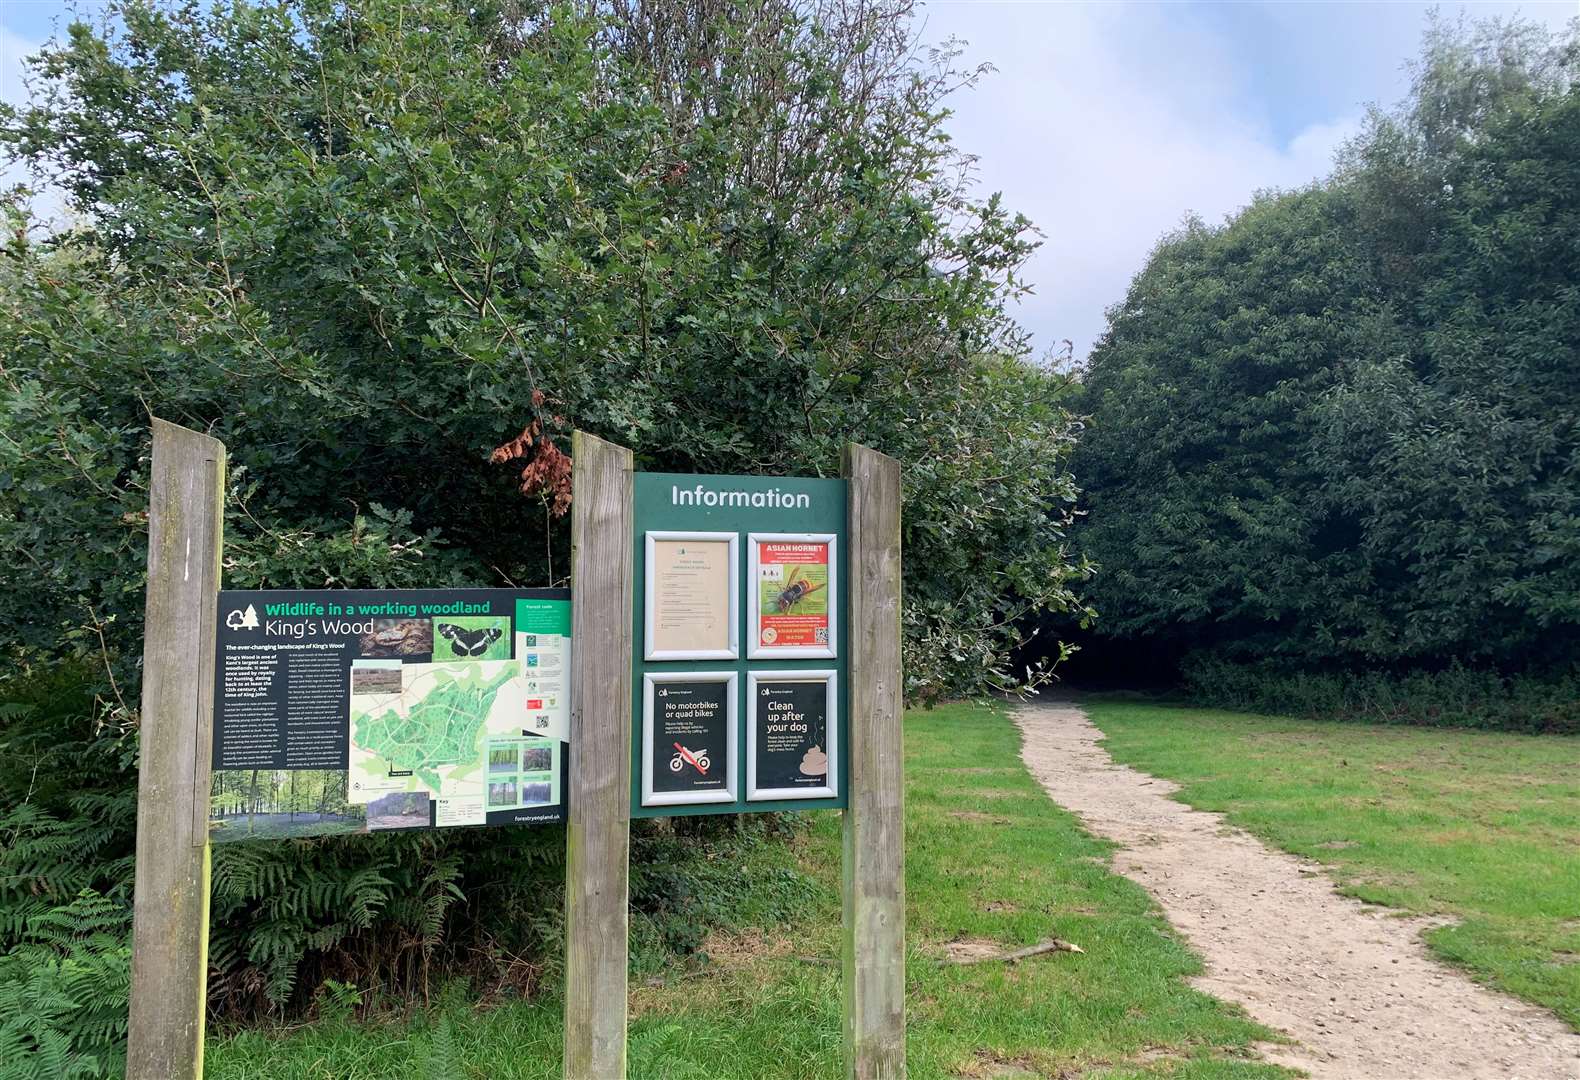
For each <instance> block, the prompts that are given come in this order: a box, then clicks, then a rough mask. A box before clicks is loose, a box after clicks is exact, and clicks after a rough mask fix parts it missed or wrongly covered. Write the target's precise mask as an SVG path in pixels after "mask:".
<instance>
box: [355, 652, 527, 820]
mask: <svg viewBox="0 0 1580 1080" xmlns="http://www.w3.org/2000/svg"><path fill="white" fill-rule="evenodd" d="M480 667H482V665H480V664H465V665H444V666H441V665H434V666H433V667H432V668H431V669H430V670H429V671H427V672H424V673H423V675H421V676H418V677H417V678H416V679H414V680H413V684H412V685H411V686H409V687H407V688H406V690H405V691H404V692H403V693H402V694H401V699H402V700H404V701H406V702H410V704H409V706H408V707H407V709H406V712H405V715H402V714H401V712H400V711H399V709H398V708H397V707H396V704H397V703H396V702H390V703H387V704H385V705H383V706H382V707H381V708H379V709H378V710H377V711H370V712H367V713H365V714H362V715H358V716H355V717H354V723H353V726H352V740H353V741H354V742H355V743H356V744H357V746H359V747H361V748H362V749H363V750H366V751H368V752H369V753H373V754H377V755H378V756H379V757H381V758H383V759H384V760H386V761H388V762H389V763H390V765H392V766H393V767H395V768H397V769H410V770H412V771H413V772H414V773H415V774H416V775H417V777H418V778H419V779H420V780H421V781H422V782H423V783H424V784H426V785H428V787H429V788H430V790H432V791H435V792H437V791H439V790H440V788H441V783H440V777H439V774H438V770H439V769H440V768H442V767H444V766H449V765H460V764H463V763H466V762H475V761H477V760H478V731H479V729H480V728H482V726H483V722H484V721H485V720H486V719H487V717H488V714H489V712H490V710H492V708H493V705H494V696H495V695H496V694H498V693H499V690H500V688H501V687H502V686H504V685H505V684H506V683H508V682H509V681H510V680H511V679H512V678H513V677H514V676H515V674H516V672H515V670H514V666H513V665H510V664H501V665H499V670H498V673H497V674H495V675H494V677H493V678H492V679H489V678H487V677H486V675H485V674H484V673H483V672H481V671H479V670H478V669H479V668H480ZM458 668H459V669H460V670H457V669H458ZM424 691H426V692H424Z"/></svg>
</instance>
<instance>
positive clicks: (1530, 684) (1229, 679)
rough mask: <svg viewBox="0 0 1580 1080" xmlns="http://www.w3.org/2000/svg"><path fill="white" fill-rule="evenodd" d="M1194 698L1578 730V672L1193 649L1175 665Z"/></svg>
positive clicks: (1272, 709)
mask: <svg viewBox="0 0 1580 1080" xmlns="http://www.w3.org/2000/svg"><path fill="white" fill-rule="evenodd" d="M1180 674H1181V677H1182V679H1183V681H1184V686H1185V690H1186V692H1187V693H1189V695H1190V696H1191V698H1192V699H1193V700H1195V701H1200V702H1202V703H1204V704H1207V705H1218V706H1221V707H1223V708H1227V709H1239V710H1243V711H1246V712H1260V713H1284V714H1288V715H1291V716H1309V717H1313V718H1315V719H1321V720H1349V721H1357V722H1364V723H1374V724H1421V725H1426V726H1430V727H1464V728H1490V729H1497V730H1502V731H1527V732H1532V733H1549V734H1560V735H1580V678H1577V677H1574V676H1570V677H1569V678H1564V679H1553V680H1538V679H1534V678H1530V677H1519V676H1506V675H1500V674H1498V673H1497V672H1493V671H1485V670H1477V669H1472V668H1466V667H1463V666H1461V665H1458V664H1453V665H1450V666H1449V667H1448V668H1446V669H1444V670H1441V671H1409V672H1404V673H1395V672H1388V671H1362V672H1320V671H1289V670H1287V669H1284V668H1282V667H1280V666H1278V665H1268V664H1261V665H1258V664H1246V663H1233V662H1230V661H1226V660H1224V659H1222V658H1219V657H1214V656H1211V655H1207V654H1194V655H1191V656H1188V657H1186V658H1185V660H1184V661H1183V662H1182V663H1181V665H1180Z"/></svg>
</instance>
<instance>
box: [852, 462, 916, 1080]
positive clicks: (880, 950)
mask: <svg viewBox="0 0 1580 1080" xmlns="http://www.w3.org/2000/svg"><path fill="white" fill-rule="evenodd" d="M842 465H843V468H842V472H843V474H844V476H845V479H846V482H847V484H848V499H849V524H848V528H849V535H850V550H851V555H850V557H851V572H850V586H851V588H850V592H851V596H850V715H849V719H848V723H849V725H850V726H849V731H850V788H849V803H848V806H847V808H846V810H845V858H844V874H843V891H844V912H845V914H844V932H845V934H844V936H845V945H844V967H843V970H844V991H845V993H844V998H845V1073H846V1075H847V1076H849V1077H853V1078H858V1080H888V1078H893V1077H902V1076H904V1075H905V794H904V793H905V776H904V760H903V754H904V750H903V746H902V738H901V729H900V723H901V704H902V694H903V688H902V686H901V684H900V464H899V462H897V461H895V460H894V459H893V458H890V457H886V456H884V455H883V454H880V453H878V452H877V451H875V450H869V449H867V448H866V447H865V446H858V445H856V444H855V443H850V444H848V445H847V446H846V447H845V454H844V461H843V463H842Z"/></svg>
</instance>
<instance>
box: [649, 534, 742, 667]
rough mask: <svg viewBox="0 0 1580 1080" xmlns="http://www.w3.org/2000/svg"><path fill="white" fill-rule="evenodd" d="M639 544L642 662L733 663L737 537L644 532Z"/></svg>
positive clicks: (737, 652)
mask: <svg viewBox="0 0 1580 1080" xmlns="http://www.w3.org/2000/svg"><path fill="white" fill-rule="evenodd" d="M645 542H646V558H645V560H644V564H645V581H644V588H643V600H644V602H643V606H642V611H643V648H642V656H643V657H644V658H645V659H647V660H737V659H739V658H740V655H741V645H740V622H741V601H740V584H739V582H740V565H741V561H740V537H739V536H738V535H737V534H735V533H733V532H649V533H647V534H646V541H645Z"/></svg>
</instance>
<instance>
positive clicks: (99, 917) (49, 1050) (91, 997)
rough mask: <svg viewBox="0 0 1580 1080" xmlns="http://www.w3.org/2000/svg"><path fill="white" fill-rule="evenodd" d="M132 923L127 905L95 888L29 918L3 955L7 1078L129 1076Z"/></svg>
mask: <svg viewBox="0 0 1580 1080" xmlns="http://www.w3.org/2000/svg"><path fill="white" fill-rule="evenodd" d="M130 924H131V913H130V912H129V911H128V910H127V909H126V907H125V905H124V904H123V903H120V902H117V901H114V900H111V899H109V898H108V897H104V896H101V895H99V894H98V893H96V892H94V891H92V890H91V889H85V890H83V892H82V894H81V895H80V896H78V897H76V898H75V899H74V900H72V901H71V902H70V903H68V904H65V905H63V906H61V907H58V908H55V909H53V910H50V911H46V912H43V913H41V914H37V915H33V916H31V917H29V919H28V921H27V926H26V928H25V929H24V930H23V932H22V933H21V935H20V937H19V940H18V941H17V943H16V944H14V945H12V946H11V947H10V948H9V949H8V950H6V951H5V952H3V953H0V1080H83V1078H91V1077H116V1076H120V1075H121V1074H122V1072H123V1070H124V1068H125V1059H126V1046H125V1043H126V1009H127V1002H128V1000H129V994H130V991H131V980H132V972H131V962H132V950H131V946H130V945H129V944H128V941H127V938H128V932H129V930H130ZM8 936H9V935H8Z"/></svg>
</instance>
